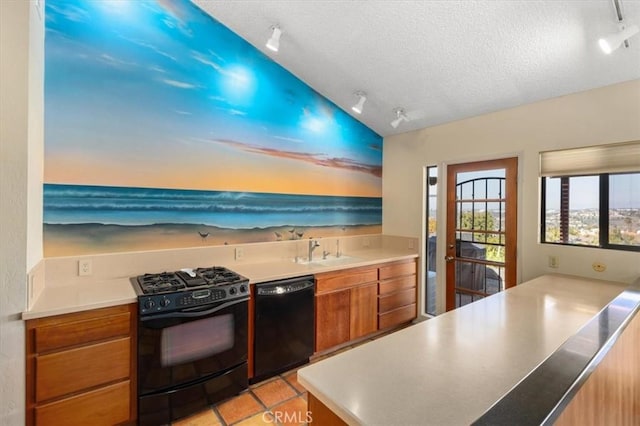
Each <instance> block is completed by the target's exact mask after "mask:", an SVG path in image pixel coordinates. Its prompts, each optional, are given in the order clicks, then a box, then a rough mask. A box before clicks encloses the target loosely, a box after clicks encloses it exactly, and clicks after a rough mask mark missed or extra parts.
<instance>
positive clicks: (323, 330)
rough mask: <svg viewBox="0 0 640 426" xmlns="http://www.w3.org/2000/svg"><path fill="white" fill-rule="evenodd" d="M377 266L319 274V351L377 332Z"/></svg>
mask: <svg viewBox="0 0 640 426" xmlns="http://www.w3.org/2000/svg"><path fill="white" fill-rule="evenodd" d="M377 280H378V269H377V268H371V267H368V268H354V269H348V270H345V271H336V272H327V273H325V274H319V275H316V352H320V351H324V350H325V349H329V348H331V347H333V346H336V345H339V344H341V343H345V342H348V341H350V340H353V339H357V338H358V337H362V336H365V335H367V334H370V333H372V332H374V331H376V321H377V320H376V315H377V310H378V309H377V306H376V304H377V300H376V297H377V296H376V286H377Z"/></svg>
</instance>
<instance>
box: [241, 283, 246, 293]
mask: <svg viewBox="0 0 640 426" xmlns="http://www.w3.org/2000/svg"><path fill="white" fill-rule="evenodd" d="M246 292H247V286H245V285H244V284H242V285H241V286H240V293H246Z"/></svg>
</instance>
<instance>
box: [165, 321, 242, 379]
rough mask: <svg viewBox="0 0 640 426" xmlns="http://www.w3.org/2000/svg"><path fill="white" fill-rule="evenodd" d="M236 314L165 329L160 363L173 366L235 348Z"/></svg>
mask: <svg viewBox="0 0 640 426" xmlns="http://www.w3.org/2000/svg"><path fill="white" fill-rule="evenodd" d="M233 327H234V322H233V315H232V314H227V315H220V316H215V317H211V318H206V319H202V320H198V321H192V322H187V323H184V324H179V325H174V326H172V327H167V328H165V329H163V330H162V337H161V343H160V347H161V355H160V363H161V365H162V366H163V367H171V366H174V365H178V364H184V363H186V362H190V361H195V360H198V359H203V358H207V357H209V356H212V355H215V354H218V353H220V352H224V351H226V350H229V349H231V348H233V344H234V337H233Z"/></svg>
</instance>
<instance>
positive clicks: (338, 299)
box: [316, 290, 350, 352]
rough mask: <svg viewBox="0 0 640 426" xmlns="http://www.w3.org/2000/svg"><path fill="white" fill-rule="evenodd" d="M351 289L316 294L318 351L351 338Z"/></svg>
mask: <svg viewBox="0 0 640 426" xmlns="http://www.w3.org/2000/svg"><path fill="white" fill-rule="evenodd" d="M349 299H350V297H349V290H341V291H336V292H333V293H327V294H321V295H317V296H316V352H319V351H323V350H325V349H329V348H331V347H333V346H335V345H339V344H340V343H343V342H346V341H348V340H349Z"/></svg>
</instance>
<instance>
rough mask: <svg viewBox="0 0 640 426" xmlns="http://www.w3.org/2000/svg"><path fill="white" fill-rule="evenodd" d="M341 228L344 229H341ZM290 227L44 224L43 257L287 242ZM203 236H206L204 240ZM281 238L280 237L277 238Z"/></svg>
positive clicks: (311, 232) (327, 233) (317, 230)
mask: <svg viewBox="0 0 640 426" xmlns="http://www.w3.org/2000/svg"><path fill="white" fill-rule="evenodd" d="M343 228H344V229H343ZM292 229H294V228H292V227H270V228H263V229H259V228H256V229H242V230H237V229H225V228H218V227H215V226H207V225H192V224H162V225H143V226H123V225H102V224H97V223H84V224H71V225H51V224H45V225H44V233H45V236H46V238H45V240H44V255H45V257H55V256H74V255H84V254H101V253H114V252H123V251H145V250H162V249H171V248H187V247H205V246H214V245H223V244H225V243H226V244H241V243H249V242H267V241H278V240H279V239H282V240H289V239H291V236H292V235H293V234H292V233H291V232H290V231H291V230H292ZM381 232H382V226H381V225H361V226H358V225H356V226H347V227H337V226H326V227H309V228H295V233H297V234H300V233H302V237H299V236H298V235H296V238H302V239H305V238H308V237H314V238H320V237H335V236H347V235H365V234H379V233H381ZM200 233H202V234H203V235H205V234H208V235H207V236H206V238H202V237H201V236H200ZM278 235H280V237H279V236H278Z"/></svg>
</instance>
